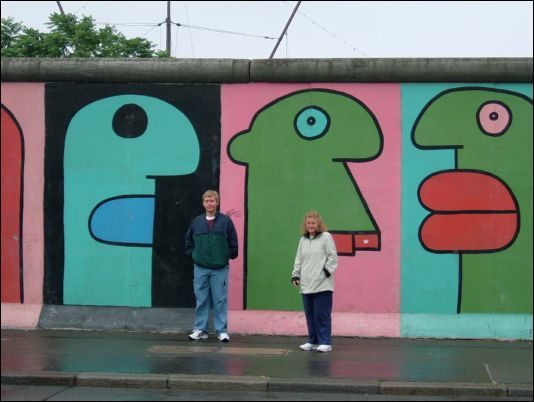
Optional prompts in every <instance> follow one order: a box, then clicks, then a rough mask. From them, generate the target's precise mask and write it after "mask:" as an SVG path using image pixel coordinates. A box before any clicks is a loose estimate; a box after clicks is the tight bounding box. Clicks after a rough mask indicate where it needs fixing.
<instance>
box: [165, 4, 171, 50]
mask: <svg viewBox="0 0 534 402" xmlns="http://www.w3.org/2000/svg"><path fill="white" fill-rule="evenodd" d="M165 22H166V23H167V57H171V2H170V1H167V19H166V20H165Z"/></svg>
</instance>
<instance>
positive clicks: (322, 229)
mask: <svg viewBox="0 0 534 402" xmlns="http://www.w3.org/2000/svg"><path fill="white" fill-rule="evenodd" d="M308 218H313V219H316V220H317V232H321V233H323V232H326V231H327V230H328V228H327V227H326V224H325V223H324V222H323V218H322V217H321V215H319V212H317V211H309V212H306V215H304V221H303V222H302V226H301V228H300V234H301V235H302V236H306V235H307V234H308V230H307V229H306V219H308Z"/></svg>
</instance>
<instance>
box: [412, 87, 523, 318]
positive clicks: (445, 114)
mask: <svg viewBox="0 0 534 402" xmlns="http://www.w3.org/2000/svg"><path fill="white" fill-rule="evenodd" d="M532 132H533V131H532V100H531V99H528V98H527V97H525V96H523V95H520V94H517V93H513V92H509V91H504V90H496V89H487V88H460V89H454V90H449V91H444V92H442V93H440V94H439V95H438V96H436V97H435V98H434V99H432V100H431V101H430V102H429V103H428V104H427V105H426V106H425V108H424V109H423V111H422V112H421V114H420V115H419V117H418V119H417V121H416V123H415V125H414V128H413V131H412V141H413V142H414V144H415V146H417V147H418V148H421V149H426V150H432V149H443V148H452V149H454V153H455V169H452V170H443V171H439V172H436V173H433V174H431V175H429V176H427V177H426V178H425V179H424V180H423V182H422V183H421V185H420V187H419V191H418V196H419V199H420V201H421V204H422V205H423V206H424V207H425V208H426V209H428V210H429V211H430V215H429V216H428V217H427V218H425V220H424V221H423V223H422V224H421V227H420V230H419V237H420V241H421V243H422V245H423V247H424V248H425V249H426V250H428V251H430V252H434V253H459V255H460V258H459V271H460V273H459V281H460V283H459V291H458V294H459V297H458V307H457V311H458V312H470V313H475V312H476V313H480V312H484V313H487V312H516V313H518V312H524V313H527V312H532V298H531V297H528V295H532V262H531V261H532V213H531V211H532V208H531V207H530V206H531V205H532ZM496 282H497V283H498V297H496V296H497V295H496V293H495V285H496Z"/></svg>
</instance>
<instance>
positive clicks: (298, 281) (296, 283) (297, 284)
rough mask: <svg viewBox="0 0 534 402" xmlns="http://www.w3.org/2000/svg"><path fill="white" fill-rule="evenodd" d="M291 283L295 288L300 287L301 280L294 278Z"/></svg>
mask: <svg viewBox="0 0 534 402" xmlns="http://www.w3.org/2000/svg"><path fill="white" fill-rule="evenodd" d="M291 283H292V284H293V286H295V287H298V286H299V285H300V278H299V277H297V276H294V277H293V278H291Z"/></svg>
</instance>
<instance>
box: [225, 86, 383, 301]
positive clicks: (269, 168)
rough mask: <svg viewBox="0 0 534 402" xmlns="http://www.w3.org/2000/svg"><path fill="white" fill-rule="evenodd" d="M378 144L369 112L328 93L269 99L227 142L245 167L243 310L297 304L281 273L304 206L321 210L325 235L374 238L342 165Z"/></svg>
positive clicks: (369, 154) (363, 157)
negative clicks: (361, 234)
mask: <svg viewBox="0 0 534 402" xmlns="http://www.w3.org/2000/svg"><path fill="white" fill-rule="evenodd" d="M382 147H383V138H382V133H381V131H380V127H379V125H378V123H377V121H376V118H375V117H374V115H373V114H372V113H371V112H370V111H369V109H368V108H367V107H366V106H365V105H364V104H362V103H361V102H360V101H359V100H357V99H355V98H353V97H351V96H348V95H346V94H344V93H340V92H334V91H329V90H305V91H300V92H296V93H293V94H289V95H288V96H285V97H283V98H280V99H277V100H275V101H274V102H272V103H270V104H268V105H267V106H265V107H264V108H262V109H261V110H259V111H258V112H257V113H256V115H255V116H254V118H253V120H252V122H251V126H250V128H249V129H248V130H246V131H243V132H241V133H238V134H237V135H236V136H235V137H234V138H233V139H232V140H231V142H230V144H229V146H228V153H229V155H230V157H231V158H232V159H233V160H234V161H235V162H236V163H239V164H243V165H246V166H247V183H246V195H247V200H246V208H247V239H246V248H247V261H246V269H247V306H248V307H249V308H266V309H295V308H300V303H301V302H300V300H299V299H298V297H297V296H296V295H295V293H294V292H293V291H292V289H286V286H285V279H284V278H286V277H287V275H289V273H290V272H288V269H289V270H290V269H291V267H292V266H293V262H294V258H295V255H294V252H295V250H296V245H297V243H298V233H299V228H300V225H301V224H302V220H303V217H304V214H305V212H306V211H309V210H317V211H319V213H321V215H322V216H323V218H324V219H325V222H326V223H327V225H328V227H329V229H330V231H331V232H336V231H343V232H345V233H346V234H347V236H354V235H355V234H356V233H358V232H367V233H369V232H371V233H376V234H377V236H378V235H379V234H378V233H379V229H378V227H377V225H376V223H375V221H374V219H373V217H372V215H371V212H370V211H369V209H368V207H367V204H366V203H365V200H364V199H363V198H362V197H361V195H360V193H359V192H358V190H357V188H356V183H355V181H354V179H353V178H352V176H351V174H350V171H349V169H348V167H347V166H346V162H348V161H354V162H363V161H369V160H372V159H375V158H377V157H378V156H379V155H380V153H381V151H382ZM350 251H351V252H354V250H350Z"/></svg>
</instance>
